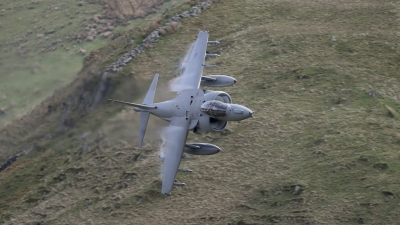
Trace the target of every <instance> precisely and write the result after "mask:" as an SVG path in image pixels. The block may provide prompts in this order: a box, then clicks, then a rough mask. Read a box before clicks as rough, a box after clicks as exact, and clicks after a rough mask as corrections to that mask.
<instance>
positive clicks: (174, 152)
mask: <svg viewBox="0 0 400 225" xmlns="http://www.w3.org/2000/svg"><path fill="white" fill-rule="evenodd" d="M189 122H190V120H188V119H186V117H174V118H173V119H172V121H171V124H170V125H169V126H168V127H167V128H165V129H166V130H165V131H164V132H166V134H165V140H164V143H163V145H162V147H161V151H162V154H163V156H164V167H163V176H162V189H161V193H162V194H170V193H171V190H172V186H173V185H174V182H175V176H176V173H177V172H178V168H179V164H180V162H181V159H182V155H183V149H184V147H185V143H186V137H187V135H188V132H189V130H188V128H189Z"/></svg>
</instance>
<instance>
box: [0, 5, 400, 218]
mask: <svg viewBox="0 0 400 225" xmlns="http://www.w3.org/2000/svg"><path fill="white" fill-rule="evenodd" d="M244 5H245V7H244ZM393 5H395V6H396V7H397V8H398V4H397V3H393V2H391V3H389V2H386V3H384V4H383V3H382V2H378V1H372V0H370V1H363V2H361V3H357V4H356V3H353V2H340V3H338V2H332V1H318V2H315V1H308V0H306V1H273V2H266V1H247V2H246V4H244V3H243V2H242V1H230V2H229V3H228V2H223V3H220V4H216V5H214V6H213V7H212V8H211V9H210V10H208V11H205V12H204V13H203V14H202V15H201V16H199V17H197V18H191V19H188V20H184V21H182V29H181V30H180V31H179V32H177V33H175V34H173V35H168V36H166V37H164V38H163V39H161V40H160V42H159V43H158V44H157V45H156V47H155V48H151V49H149V50H148V51H147V52H146V53H144V54H143V55H141V56H140V57H138V58H137V59H135V61H134V62H133V63H132V64H130V66H131V67H132V68H129V71H135V74H138V75H137V76H139V75H140V79H142V80H151V78H152V77H153V75H154V74H155V73H160V75H161V78H160V79H161V80H160V84H162V83H166V82H167V81H168V80H170V79H171V78H173V77H174V76H175V74H176V73H175V70H176V68H177V65H178V64H179V61H180V59H181V58H182V56H183V55H184V53H185V51H186V50H187V49H186V48H187V46H189V45H190V44H191V43H192V42H193V41H194V39H195V36H196V34H197V32H198V29H200V28H203V27H204V29H207V30H209V31H210V40H211V39H213V40H214V39H216V40H220V41H221V45H220V46H217V47H210V48H209V50H210V51H215V52H219V53H221V58H218V59H211V60H210V61H209V62H208V63H210V64H213V63H215V64H218V65H220V67H219V68H218V69H215V70H205V74H209V73H213V74H229V75H232V76H234V77H235V78H236V79H237V80H238V83H237V84H236V85H235V86H232V87H229V88H222V90H224V91H227V92H228V93H229V94H230V95H231V96H232V98H233V100H234V102H235V103H237V104H244V105H246V106H248V107H249V108H251V109H252V110H254V111H255V112H256V113H255V118H254V119H252V120H251V119H249V120H245V121H243V122H242V123H230V124H229V127H228V130H229V132H228V133H227V134H207V135H202V136H196V135H193V134H190V135H189V139H188V141H190V142H191V141H196V142H210V143H213V144H216V145H218V146H220V147H221V148H222V149H223V151H222V152H221V153H219V154H217V155H213V156H206V157H197V158H196V160H192V161H183V162H182V167H189V168H191V169H193V170H194V173H193V174H178V176H177V179H178V180H179V181H182V182H185V183H187V184H188V185H187V186H186V187H182V188H180V187H177V188H174V190H173V193H172V195H171V196H161V195H160V194H159V190H160V182H159V162H158V161H157V155H158V150H157V149H158V147H159V144H160V140H159V139H157V135H158V134H157V130H158V129H159V127H162V126H165V124H158V122H157V121H159V120H157V119H156V118H153V120H152V121H151V122H150V129H149V131H148V133H147V134H146V135H147V136H146V138H145V142H146V146H145V148H144V150H143V151H142V152H140V151H139V150H138V149H136V148H135V146H136V139H137V138H136V135H137V130H136V128H137V119H138V117H137V115H136V113H134V112H132V111H131V110H130V109H129V110H128V108H126V110H122V109H121V110H122V111H121V112H120V113H117V114H112V116H110V117H107V116H104V117H103V118H102V119H103V121H106V122H105V123H104V124H103V125H102V126H99V127H97V128H96V129H95V130H93V131H92V133H91V134H90V135H89V136H87V137H86V139H87V140H89V141H90V143H92V144H90V145H89V148H88V150H87V151H86V152H85V153H84V154H82V155H76V154H74V152H76V151H77V150H78V149H79V147H80V146H82V144H83V140H80V139H78V137H79V136H80V135H81V134H82V133H83V130H84V131H87V130H85V127H83V128H82V129H79V130H78V129H76V131H75V133H76V134H74V135H72V136H71V138H66V137H65V140H62V141H60V143H55V144H53V145H52V148H53V149H62V150H63V151H65V153H63V154H61V155H59V156H57V157H54V158H53V157H48V158H47V159H43V161H42V162H41V164H40V163H38V165H31V168H32V171H40V170H39V169H40V167H41V166H42V165H49V166H48V168H47V169H45V170H43V171H42V172H41V173H43V177H41V178H39V180H38V181H37V185H41V186H44V187H47V188H49V189H50V190H51V192H50V193H48V194H45V195H43V197H45V198H42V199H40V200H38V201H37V202H36V203H30V204H26V203H23V201H22V200H21V201H20V203H19V205H18V207H19V209H16V208H13V207H11V208H10V210H9V213H10V214H11V215H12V217H13V218H14V220H13V221H14V223H19V222H25V223H34V222H38V221H40V220H42V219H43V220H45V221H46V223H49V224H51V223H61V224H62V223H71V224H114V223H117V224H131V223H135V224H161V223H162V224H177V223H179V224H203V223H205V224H228V223H230V224H245V223H247V224H271V223H280V224H359V223H366V224H376V223H385V224H396V223H397V221H398V217H399V212H398V210H397V205H398V204H399V200H398V198H394V199H389V198H388V197H387V196H385V194H383V192H384V193H387V192H390V193H393V194H394V195H395V196H397V195H399V193H398V191H397V189H398V188H397V186H398V185H397V183H398V182H399V181H398V177H399V173H400V171H399V169H400V167H399V164H398V152H397V150H396V149H397V148H398V143H397V142H396V141H394V140H393V134H394V133H397V130H398V128H399V127H400V124H399V121H397V120H393V119H392V118H388V117H387V110H383V109H382V104H381V102H382V101H383V102H386V103H387V104H389V105H390V106H391V107H392V108H393V109H398V108H399V105H398V94H397V92H396V90H398V89H397V88H398V87H399V82H398V80H397V79H396V74H397V73H398V68H397V67H396V66H395V65H397V64H396V62H397V59H398V56H397V55H398V47H397V45H396V44H395V43H397V42H396V41H397V37H396V36H395V35H394V29H395V28H396V26H395V25H394V24H392V23H390V21H392V19H394V17H395V16H396V15H397V14H396V13H395V12H393V14H392V15H387V14H384V12H387V11H388V10H389V11H390V10H391V9H393V8H396V7H392V6H393ZM372 15H373V16H372ZM210 21H213V23H210ZM382 21H386V23H382ZM383 24H385V25H383ZM378 28H379V29H378ZM332 36H335V39H333V38H332ZM393 48H394V49H393ZM160 68H162V69H161V71H160ZM120 76H122V74H120ZM300 77H301V79H300ZM128 80H129V79H128V78H126V80H125V81H128ZM371 83H373V84H374V88H376V89H377V90H385V91H379V96H380V97H379V98H372V97H370V96H368V95H367V94H366V93H365V87H368V85H369V84H371ZM143 86H144V85H143ZM144 89H145V88H144ZM114 95H116V96H118V98H126V99H123V100H130V98H131V97H130V96H127V95H124V94H123V93H115V94H114ZM156 95H157V96H162V95H164V91H163V90H158V92H157V94H156ZM113 97H115V96H113ZM340 99H346V101H338V100H340ZM134 101H136V100H134ZM137 102H140V98H139V99H137ZM104 106H106V107H104V108H100V109H99V110H105V109H106V108H109V107H111V106H110V105H106V104H105V105H104ZM113 107H114V106H113ZM96 113H99V112H98V111H95V112H93V114H92V115H93V116H95V115H96ZM87 121H88V123H89V121H90V119H89V118H88V119H87ZM151 136H153V138H151ZM100 137H103V139H101V140H100V141H98V142H96V140H97V139H99V138H100ZM67 144H68V145H67ZM64 145H66V146H67V147H66V146H64ZM49 151H50V150H49ZM59 151H61V150H59ZM140 153H142V157H141V160H139V161H136V159H137V156H138V155H139V154H140ZM67 158H68V160H66V159H67ZM50 162H52V163H53V164H51V163H50ZM377 163H386V164H387V166H388V169H387V170H381V169H379V168H374V165H376V164H377ZM17 165H18V164H17ZM81 167H82V168H84V170H83V171H76V170H74V169H72V168H75V169H76V168H81ZM67 171H69V172H67ZM72 171H76V173H73V172H72ZM127 172H128V173H127ZM129 172H134V173H135V174H136V175H134V174H132V173H129ZM35 173H36V172H35ZM60 174H66V179H65V180H63V181H60V182H57V183H54V179H53V177H59V176H60ZM0 176H2V175H1V174H0ZM123 183H125V184H126V186H124V188H121V187H122V186H121V185H122V184H123ZM295 186H301V188H302V191H301V192H300V194H299V195H293V192H294V190H293V188H294V187H295ZM39 192H40V189H39V188H38V187H36V188H35V187H33V188H32V189H31V191H30V192H29V193H27V197H29V196H36V195H39V194H38V193H39ZM39 196H40V197H42V196H41V195H39ZM386 198H388V200H387V201H386V200H385V199H386ZM43 214H45V216H43Z"/></svg>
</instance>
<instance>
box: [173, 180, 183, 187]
mask: <svg viewBox="0 0 400 225" xmlns="http://www.w3.org/2000/svg"><path fill="white" fill-rule="evenodd" d="M174 185H175V186H185V185H186V184H185V183H182V182H179V181H177V180H175V182H174Z"/></svg>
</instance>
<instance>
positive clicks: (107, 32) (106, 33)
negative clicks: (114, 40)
mask: <svg viewBox="0 0 400 225" xmlns="http://www.w3.org/2000/svg"><path fill="white" fill-rule="evenodd" d="M111 34H112V32H111V31H106V32H104V33H101V34H100V36H102V37H105V38H108V37H110V36H111Z"/></svg>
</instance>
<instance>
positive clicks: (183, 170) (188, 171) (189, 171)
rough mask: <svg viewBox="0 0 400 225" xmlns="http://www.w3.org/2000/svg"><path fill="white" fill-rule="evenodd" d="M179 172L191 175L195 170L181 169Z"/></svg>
mask: <svg viewBox="0 0 400 225" xmlns="http://www.w3.org/2000/svg"><path fill="white" fill-rule="evenodd" d="M178 172H183V173H191V172H193V170H191V169H188V168H179V169H178Z"/></svg>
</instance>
